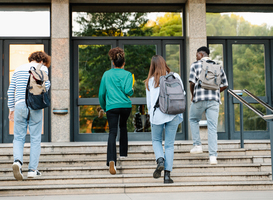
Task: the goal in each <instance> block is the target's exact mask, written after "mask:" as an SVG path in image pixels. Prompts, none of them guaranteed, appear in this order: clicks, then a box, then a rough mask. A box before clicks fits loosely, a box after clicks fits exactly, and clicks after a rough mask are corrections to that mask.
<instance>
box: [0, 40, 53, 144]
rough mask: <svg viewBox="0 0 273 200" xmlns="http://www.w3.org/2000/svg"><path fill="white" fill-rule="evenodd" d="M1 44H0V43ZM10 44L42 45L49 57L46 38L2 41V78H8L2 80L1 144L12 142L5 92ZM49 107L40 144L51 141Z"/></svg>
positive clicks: (27, 140) (45, 111)
mask: <svg viewBox="0 0 273 200" xmlns="http://www.w3.org/2000/svg"><path fill="white" fill-rule="evenodd" d="M0 44H1V43H0ZM10 44H43V45H44V50H45V52H47V53H48V54H49V55H50V48H49V47H50V39H48V38H16V39H14V38H10V39H9V38H8V39H4V40H3V43H2V45H3V57H4V60H3V64H4V65H3V72H4V74H2V75H3V77H8V78H5V79H3V81H2V82H3V86H2V90H3V103H2V105H3V108H2V109H3V112H2V113H3V114H2V121H0V123H3V128H2V130H3V132H2V142H3V143H11V142H12V141H13V135H9V120H8V115H9V109H8V107H7V103H8V95H7V90H8V87H9V45H10ZM50 74H51V70H50V68H49V77H50ZM4 105H6V106H4ZM50 110H51V109H50V107H49V108H46V109H44V134H43V135H42V142H48V141H50V140H51V134H50V133H51V126H50V124H51V123H50ZM29 141H30V137H29V135H27V136H26V142H29Z"/></svg>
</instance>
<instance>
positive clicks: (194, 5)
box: [186, 0, 207, 139]
mask: <svg viewBox="0 0 273 200" xmlns="http://www.w3.org/2000/svg"><path fill="white" fill-rule="evenodd" d="M201 46H207V34H206V0H188V1H187V3H186V49H187V51H186V52H187V78H188V77H189V74H190V66H191V64H192V63H193V62H195V61H196V50H197V49H198V48H199V47H201ZM187 81H188V80H187ZM187 94H188V95H187V100H188V102H189V103H188V111H189V110H190V100H191V93H190V88H189V86H188V88H187ZM188 130H189V131H188V138H189V139H191V138H192V137H191V134H190V125H189V129H188ZM201 139H202V138H201Z"/></svg>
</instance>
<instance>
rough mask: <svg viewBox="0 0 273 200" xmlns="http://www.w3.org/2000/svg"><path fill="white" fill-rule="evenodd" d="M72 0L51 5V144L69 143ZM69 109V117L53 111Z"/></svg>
mask: <svg viewBox="0 0 273 200" xmlns="http://www.w3.org/2000/svg"><path fill="white" fill-rule="evenodd" d="M69 49H70V47H69V0H52V2H51V58H52V62H51V67H52V68H51V84H52V85H51V104H52V106H51V109H52V110H51V113H52V114H51V141H52V142H69V141H70V115H69V111H70V73H69V72H70V57H69ZM54 108H55V109H63V108H68V114H65V115H60V114H54V113H53V109H54Z"/></svg>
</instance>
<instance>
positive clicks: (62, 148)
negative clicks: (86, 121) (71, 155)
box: [0, 140, 270, 153]
mask: <svg viewBox="0 0 273 200" xmlns="http://www.w3.org/2000/svg"><path fill="white" fill-rule="evenodd" d="M207 144H208V142H207V141H202V145H203V149H204V150H207V149H208V145H207ZM244 144H245V145H244V148H245V149H253V148H254V149H258V148H263V149H264V148H266V149H270V141H269V140H245V143H244ZM118 146H119V145H118V142H117V150H118ZM12 147H13V145H12V144H1V145H0V151H1V152H2V153H11V152H12ZM191 148H192V141H176V142H175V150H187V151H189V150H190V149H191ZM239 148H240V141H239V140H219V141H218V149H219V150H220V149H239ZM106 149H107V142H97V143H95V142H67V143H50V142H49V143H42V144H41V152H42V153H43V152H45V153H49V152H89V153H100V152H106ZM29 150H30V144H29V143H26V144H25V149H24V152H25V153H29ZM128 150H129V151H132V152H134V151H144V152H145V151H152V150H153V147H152V142H151V141H141V142H131V141H130V142H129V147H128Z"/></svg>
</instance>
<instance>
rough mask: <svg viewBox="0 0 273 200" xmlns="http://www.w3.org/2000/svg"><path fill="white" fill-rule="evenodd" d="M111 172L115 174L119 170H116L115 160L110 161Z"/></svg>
mask: <svg viewBox="0 0 273 200" xmlns="http://www.w3.org/2000/svg"><path fill="white" fill-rule="evenodd" d="M109 172H110V174H112V175H115V174H116V173H117V170H116V166H115V162H114V161H110V162H109Z"/></svg>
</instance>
